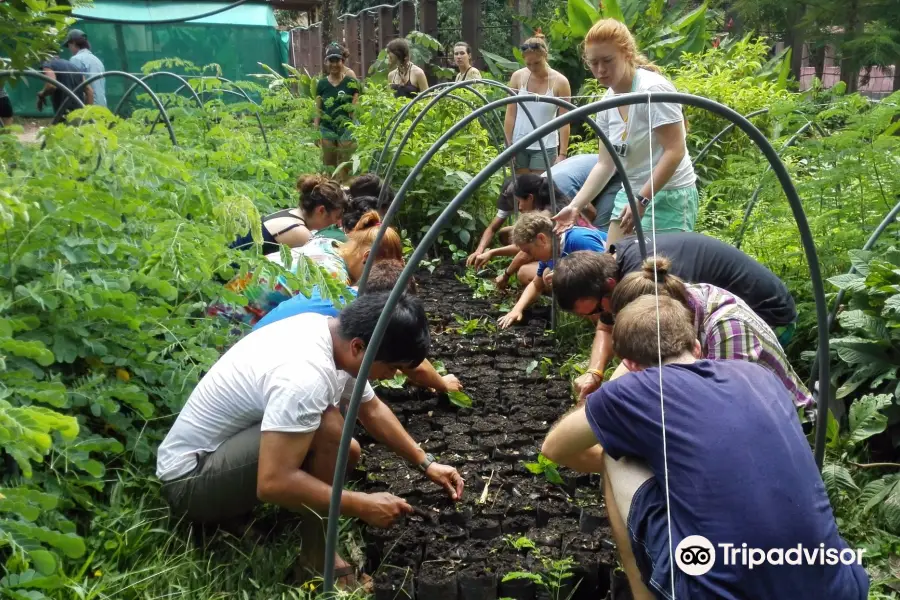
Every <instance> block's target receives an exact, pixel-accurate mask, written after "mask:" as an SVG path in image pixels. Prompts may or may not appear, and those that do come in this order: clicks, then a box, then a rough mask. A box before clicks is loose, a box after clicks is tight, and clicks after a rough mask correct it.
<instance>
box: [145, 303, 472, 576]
mask: <svg viewBox="0 0 900 600" xmlns="http://www.w3.org/2000/svg"><path fill="white" fill-rule="evenodd" d="M388 295H389V293H388V292H380V293H370V294H363V295H362V296H360V297H359V298H358V299H356V300H355V301H354V302H352V303H350V304H349V305H348V306H347V307H346V308H344V309H343V310H342V311H341V313H340V314H339V315H338V316H337V317H328V316H325V315H318V314H301V315H296V316H293V317H289V318H287V319H284V320H282V321H281V322H279V325H278V327H263V328H261V329H258V330H256V331H253V332H251V333H250V334H249V335H247V336H246V337H244V338H243V339H242V340H240V341H239V342H238V343H237V344H235V345H234V346H233V347H232V348H230V349H229V350H228V351H227V352H226V353H225V354H224V355H222V357H221V358H220V359H219V360H218V361H217V362H216V364H214V365H213V366H212V368H211V369H210V370H209V372H207V373H206V375H205V376H204V377H203V379H201V381H200V383H199V384H198V385H197V387H196V388H195V389H194V391H193V393H192V394H191V396H190V397H189V398H188V400H187V403H186V404H185V406H184V408H183V409H182V410H181V413H180V414H179V415H178V418H177V420H176V421H175V424H174V425H173V426H172V429H171V430H170V431H169V433H168V435H167V436H166V438H165V440H163V443H162V444H161V445H160V448H159V451H158V455H157V471H156V474H157V477H159V479H160V480H161V481H162V482H163V488H162V492H163V495H164V496H165V498H166V500H167V502H168V504H169V506H170V507H171V509H172V511H173V512H174V513H177V514H183V515H185V516H186V517H187V518H188V519H190V520H192V521H196V522H207V523H208V522H222V521H225V520H228V519H232V518H235V517H239V516H241V515H245V514H248V513H249V512H251V511H252V510H253V508H254V507H255V506H256V505H257V504H259V502H260V501H262V502H265V503H271V504H277V505H279V506H282V507H284V508H288V509H291V510H297V511H300V510H304V509H311V510H313V511H315V512H317V513H318V514H320V515H325V514H327V512H328V506H329V501H330V498H331V482H332V481H333V478H334V467H335V462H336V459H337V450H338V445H339V441H340V437H341V431H342V429H343V426H344V418H343V417H342V416H341V412H340V409H339V405H340V403H341V402H342V400H346V399H349V397H350V395H351V394H352V392H353V387H354V385H355V383H356V380H355V379H354V377H355V376H356V375H357V374H358V373H359V369H360V366H361V364H362V360H363V356H364V354H365V352H366V347H367V345H368V343H369V340H370V339H371V337H372V333H373V332H374V329H375V325H376V323H377V322H378V319H379V317H380V315H381V313H382V312H383V309H384V306H385V304H386V301H387V298H388ZM430 343H431V339H430V335H429V332H428V321H427V318H426V315H425V310H424V308H423V307H422V304H421V301H419V300H418V299H416V298H415V297H413V296H410V295H408V294H404V295H403V296H402V297H401V298H400V301H399V302H398V303H397V305H396V307H395V308H394V310H393V311H392V313H391V320H390V321H389V324H388V326H387V329H386V331H385V335H384V338H383V340H382V343H381V345H380V347H379V349H378V353H377V354H376V357H375V361H374V363H373V364H372V368H371V370H370V372H369V376H370V377H372V378H375V379H384V378H389V377H392V376H393V375H394V373H395V372H396V371H397V369H398V368H401V367H414V366H416V365H418V364H419V363H421V362H422V361H423V360H424V359H425V356H426V354H427V352H428V348H429V346H430ZM359 422H360V423H361V424H362V425H363V426H364V427H365V428H366V431H367V432H368V433H369V435H371V436H372V437H373V438H375V439H376V440H378V441H379V442H381V443H384V444H385V445H387V446H388V447H389V448H391V449H392V450H393V451H394V452H395V453H396V454H397V455H398V456H400V457H402V458H404V459H405V460H406V461H408V462H409V463H410V464H411V465H412V466H414V467H417V468H418V469H419V470H421V471H422V472H423V473H424V475H425V476H426V477H428V478H429V479H431V480H432V481H433V482H435V483H437V484H438V485H440V486H442V487H443V488H444V489H445V490H447V492H448V494H449V495H450V497H451V498H452V499H453V500H455V501H458V500H460V499H461V497H462V493H463V486H464V483H463V479H462V477H461V476H460V474H459V473H458V472H457V471H456V469H454V468H453V467H450V466H447V465H442V464H439V463H437V462H434V458H433V457H432V456H431V455H429V454H426V453H425V452H424V451H423V450H421V449H420V448H419V446H418V445H417V444H416V442H415V441H414V440H413V439H412V438H411V437H410V435H409V434H408V433H407V432H406V430H405V429H404V428H403V425H401V424H400V422H399V421H398V420H397V417H396V416H395V415H394V413H393V412H392V411H391V409H390V408H389V407H388V406H387V405H386V404H384V403H383V402H381V400H379V399H378V398H377V397H376V396H375V393H374V391H373V390H372V388H371V387H370V386H369V384H368V383H367V384H366V387H365V391H364V392H363V396H362V404H361V406H360V409H359ZM360 452H361V451H360V446H359V443H357V441H356V440H353V441H352V444H351V448H350V455H349V461H348V465H347V468H348V470H352V469H354V468H355V466H356V462H357V461H358V460H359V456H360ZM412 510H413V509H412V507H411V506H410V505H409V504H407V503H406V501H404V500H403V499H402V498H398V497H396V496H394V495H392V494H389V493H377V494H365V493H362V492H355V491H350V490H345V491H344V492H343V497H342V501H341V514H342V515H345V516H351V517H358V518H360V519H362V520H363V521H365V522H366V523H368V524H370V525H373V526H376V527H389V526H390V525H391V524H392V523H393V522H394V521H395V520H396V519H397V518H398V517H400V516H401V515H403V514H406V513H410V512H412ZM337 566H338V568H339V569H340V568H341V567H342V566H346V563H344V561H343V560H340V558H339V559H338V562H337ZM348 574H349V573H348Z"/></svg>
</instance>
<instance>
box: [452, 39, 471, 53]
mask: <svg viewBox="0 0 900 600" xmlns="http://www.w3.org/2000/svg"><path fill="white" fill-rule="evenodd" d="M457 46H462V47H463V48H465V49H466V54H468V55H469V56H472V46H470V45H469V42H456V43H455V44H453V50H454V51H455V50H456V47H457Z"/></svg>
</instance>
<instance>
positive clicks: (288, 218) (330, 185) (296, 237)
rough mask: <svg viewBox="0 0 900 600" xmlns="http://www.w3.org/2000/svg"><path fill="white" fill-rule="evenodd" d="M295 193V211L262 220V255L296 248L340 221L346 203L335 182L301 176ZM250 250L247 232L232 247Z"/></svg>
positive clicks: (291, 210) (285, 210)
mask: <svg viewBox="0 0 900 600" xmlns="http://www.w3.org/2000/svg"><path fill="white" fill-rule="evenodd" d="M297 191H298V192H299V193H300V202H299V204H298V206H297V208H286V209H284V210H279V211H278V212H274V213H272V214H270V215H266V216H265V217H263V219H262V240H263V241H262V251H263V254H272V253H273V252H278V251H279V249H280V247H281V245H282V244H284V245H285V246H288V247H289V248H299V247H300V246H303V245H304V244H306V243H307V242H308V241H309V240H310V238H312V236H313V233H314V232H316V231H318V230H321V229H326V228H328V227H330V226H332V225H334V224H336V223H339V222H340V221H341V216H342V215H343V213H344V209H345V208H346V206H347V199H346V196H345V195H344V190H342V189H341V186H340V185H338V184H337V183H336V182H334V181H331V180H330V179H327V178H325V177H322V176H320V175H301V176H300V177H299V178H297ZM252 246H253V236H252V234H251V233H250V232H247V234H246V235H244V236H241V237H240V238H238V239H237V240H235V241H234V242H233V243H232V244H231V247H232V248H236V249H239V250H246V249H248V248H251V247H252Z"/></svg>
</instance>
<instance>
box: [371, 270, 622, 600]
mask: <svg viewBox="0 0 900 600" xmlns="http://www.w3.org/2000/svg"><path fill="white" fill-rule="evenodd" d="M417 279H418V283H419V294H420V296H421V297H422V299H423V300H424V302H425V308H426V311H427V312H428V315H429V319H430V321H431V323H432V332H433V338H432V353H431V359H432V361H441V362H442V363H443V364H444V365H445V366H446V368H447V370H448V371H449V372H451V373H454V374H456V375H457V376H458V377H459V378H460V380H461V381H462V382H463V385H464V386H465V388H464V390H465V392H466V393H467V394H468V395H469V396H470V397H471V398H472V401H473V406H472V408H471V409H467V408H460V407H457V406H455V405H453V404H451V403H450V402H449V401H448V399H447V398H446V396H442V397H438V396H437V395H435V394H433V393H430V392H427V391H422V390H419V389H418V388H411V387H406V388H405V389H388V388H384V387H382V388H379V389H378V394H379V396H380V397H381V398H382V399H384V400H385V401H386V402H388V403H389V404H390V406H391V408H392V409H393V410H394V412H395V413H396V414H397V416H398V418H399V419H400V420H401V422H402V423H403V424H404V425H405V426H406V428H407V430H408V431H409V432H410V434H411V435H412V436H413V437H414V438H415V439H416V440H417V441H419V442H420V443H421V444H422V445H423V447H424V448H425V449H426V450H427V451H429V452H431V453H433V454H434V455H435V457H436V458H437V460H438V461H440V462H442V463H445V464H449V465H453V466H454V467H456V468H457V469H458V470H459V471H460V473H461V474H462V475H463V477H464V478H465V481H466V490H465V494H464V498H463V502H461V503H459V504H458V505H454V504H453V502H452V501H451V500H450V499H449V498H448V497H447V495H446V493H445V492H444V491H443V490H441V489H439V488H438V487H437V486H435V485H434V484H433V483H431V482H430V481H428V480H427V479H425V478H424V477H423V476H421V475H420V474H418V473H417V472H416V471H414V470H412V469H409V468H408V467H406V466H405V465H403V464H402V461H401V460H400V459H398V458H397V457H396V456H395V455H394V454H392V453H391V452H390V451H389V450H387V449H386V448H385V447H384V446H381V445H378V444H373V442H372V440H371V439H370V438H368V437H367V436H366V435H365V433H364V432H363V431H360V432H359V433H360V435H359V440H360V442H361V443H362V444H363V448H364V452H363V460H362V463H361V465H360V472H358V473H357V475H358V476H359V477H360V480H359V481H358V483H357V486H358V487H359V488H360V489H362V490H363V491H367V492H377V491H390V492H391V493H394V494H396V495H398V496H401V497H403V498H404V499H406V500H407V501H408V502H409V503H410V504H412V505H413V506H414V507H416V509H417V512H416V514H415V515H411V516H408V517H406V518H405V519H404V520H403V522H401V523H399V524H396V525H394V526H393V527H391V528H390V529H386V530H384V529H376V528H365V530H364V537H365V540H366V556H367V565H366V566H367V571H368V572H369V573H374V574H375V583H376V588H375V597H376V598H394V597H399V598H404V597H407V595H404V593H403V591H405V592H406V593H407V594H412V592H413V591H414V590H415V591H416V593H417V597H418V598H422V599H426V598H427V599H429V600H431V599H434V600H444V599H455V598H460V599H462V600H467V599H469V598H478V599H481V598H498V597H499V598H502V597H508V598H516V599H519V598H528V599H532V598H545V597H546V598H557V597H558V598H566V597H568V595H569V592H570V591H571V589H572V587H574V586H575V585H576V584H577V586H578V587H577V590H576V593H575V595H574V598H575V599H582V598H583V599H587V598H590V599H592V600H594V599H597V598H603V597H605V596H606V595H607V593H608V592H609V591H610V588H611V581H612V578H613V577H612V575H613V569H614V565H615V562H616V559H615V554H614V545H613V543H612V535H611V532H610V529H609V524H608V521H607V519H606V516H605V510H604V509H603V507H602V498H601V493H600V485H599V479H598V478H597V477H596V476H577V474H575V473H573V472H567V471H566V470H565V469H562V470H560V472H559V474H560V475H561V477H562V480H563V483H562V484H561V485H559V484H557V485H554V484H551V483H550V482H549V481H548V480H547V478H546V476H545V475H544V474H533V473H531V472H529V470H528V469H527V468H526V467H525V465H524V463H526V462H531V463H536V462H537V457H538V453H539V451H540V445H541V443H542V440H543V439H544V436H545V435H546V433H547V431H548V430H549V428H550V427H551V426H552V425H553V423H554V422H555V421H556V420H557V419H558V418H559V417H560V416H561V415H562V414H564V412H565V411H566V410H568V408H569V407H570V406H571V405H572V401H571V398H570V392H569V384H568V382H567V381H566V380H565V379H563V378H562V377H560V376H559V375H558V374H556V372H557V371H558V369H559V365H560V364H561V360H559V358H560V357H558V356H557V353H556V349H555V346H556V344H555V342H554V340H553V338H552V337H550V336H545V334H544V330H545V328H546V327H547V323H548V321H549V308H546V307H542V308H536V309H535V310H532V311H529V312H528V313H527V314H526V317H525V318H524V319H523V321H522V322H521V323H520V324H518V325H517V326H515V327H513V328H511V329H509V330H506V331H497V330H496V329H494V328H492V327H490V326H487V327H479V328H477V329H476V330H474V331H471V332H470V333H468V334H467V335H463V334H461V333H460V332H459V331H457V329H458V328H459V320H458V319H457V318H456V315H459V316H460V317H462V319H464V320H471V319H478V318H482V317H487V321H486V323H488V324H490V325H493V324H496V321H497V319H498V318H499V316H500V315H501V313H500V312H499V311H497V310H494V309H493V308H492V305H491V303H490V302H489V301H487V300H476V299H473V297H472V291H471V290H470V289H469V288H468V287H467V286H466V285H465V284H463V283H461V282H459V281H457V280H456V278H455V271H454V270H453V269H452V268H449V267H440V268H438V269H437V270H435V272H434V274H433V275H429V274H428V273H427V272H421V273H420V274H419V276H418V278H417ZM468 329H470V328H468ZM544 359H550V360H552V361H553V366H550V365H548V363H547V362H546V361H545V360H544ZM534 361H537V362H538V363H539V364H540V363H543V364H544V365H545V366H544V368H540V367H538V366H536V365H535V363H534ZM485 486H488V491H487V495H486V496H484V495H483V493H484V490H485ZM482 500H484V501H483V502H482ZM567 558H570V559H571V561H570V562H567V561H566V559H567ZM509 573H530V574H534V575H537V576H538V577H541V578H542V579H543V580H544V583H546V582H551V586H550V588H548V587H546V586H545V585H541V584H539V583H536V582H535V581H534V580H533V579H525V578H517V579H514V580H510V581H507V582H503V581H502V580H503V578H504V576H506V575H507V574H509ZM563 573H571V576H568V577H565V578H564V579H562V585H557V586H554V585H552V582H553V581H559V577H560V575H561V574H563ZM554 588H555V589H554ZM398 592H399V595H398ZM409 597H411V596H409Z"/></svg>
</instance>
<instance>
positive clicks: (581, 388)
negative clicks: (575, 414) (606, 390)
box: [573, 372, 603, 404]
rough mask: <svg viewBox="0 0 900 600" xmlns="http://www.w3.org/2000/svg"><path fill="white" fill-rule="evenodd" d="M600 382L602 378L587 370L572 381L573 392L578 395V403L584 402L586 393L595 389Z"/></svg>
mask: <svg viewBox="0 0 900 600" xmlns="http://www.w3.org/2000/svg"><path fill="white" fill-rule="evenodd" d="M601 383H603V378H602V377H598V376H597V374H596V373H591V372H588V373H585V374H584V375H581V376H580V377H578V378H577V379H576V380H575V381H574V383H573V386H574V387H575V394H576V395H577V396H578V404H581V403H582V402H584V400H585V398H587V397H588V394H590V393H592V392H594V391H596V390H597V389H598V388H599V387H600V384H601Z"/></svg>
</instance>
